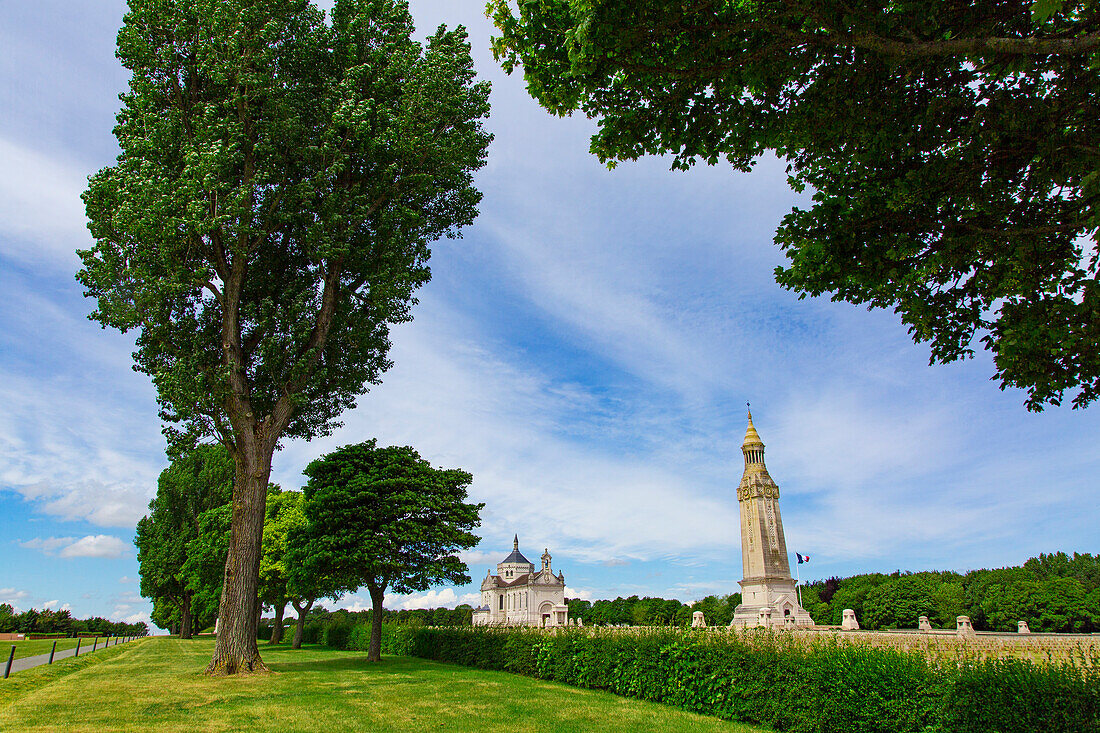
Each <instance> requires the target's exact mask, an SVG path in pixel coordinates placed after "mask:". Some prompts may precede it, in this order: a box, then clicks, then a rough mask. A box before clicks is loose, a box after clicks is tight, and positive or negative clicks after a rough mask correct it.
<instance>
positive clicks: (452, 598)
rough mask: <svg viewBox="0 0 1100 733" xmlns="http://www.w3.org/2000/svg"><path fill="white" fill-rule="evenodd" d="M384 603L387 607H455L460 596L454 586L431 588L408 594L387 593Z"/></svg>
mask: <svg viewBox="0 0 1100 733" xmlns="http://www.w3.org/2000/svg"><path fill="white" fill-rule="evenodd" d="M383 604H384V605H385V606H386V607H387V608H398V609H404V610H412V609H415V608H444V607H445V608H454V607H455V606H456V605H458V596H457V595H456V594H455V592H454V589H453V588H444V589H443V590H429V591H425V592H423V593H411V594H408V595H396V594H395V595H391V594H386V599H385V601H383Z"/></svg>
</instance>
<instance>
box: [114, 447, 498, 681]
mask: <svg viewBox="0 0 1100 733" xmlns="http://www.w3.org/2000/svg"><path fill="white" fill-rule="evenodd" d="M305 474H306V476H307V477H308V479H309V480H308V482H307V483H306V486H305V487H304V489H303V491H300V492H298V491H283V490H281V489H280V488H279V487H278V486H275V485H272V486H270V487H268V490H267V492H266V500H265V507H264V515H263V516H264V530H263V539H262V546H261V554H260V557H259V570H258V578H259V582H258V585H257V592H256V595H255V597H254V598H253V599H252V601H251V603H252V606H251V607H252V613H253V617H254V619H255V620H256V622H257V623H258V621H259V618H260V614H261V613H262V611H263V609H264V608H265V607H266V608H269V609H272V610H273V611H274V614H275V618H274V621H273V633H272V636H271V640H270V643H273V644H276V643H279V641H280V640H281V636H282V631H283V615H284V612H285V610H286V607H287V605H288V604H289V605H291V606H293V607H294V609H295V610H296V611H297V617H298V621H297V626H296V630H295V635H294V640H293V646H294V647H295V648H297V647H298V646H299V645H300V644H301V641H302V633H303V629H304V625H305V621H306V619H307V617H308V614H309V612H310V610H311V608H312V607H313V604H314V603H315V602H316V601H317V600H318V599H321V598H336V597H339V596H341V595H344V594H347V593H354V592H356V591H358V590H359V589H360V588H364V587H365V588H366V589H367V591H368V593H369V594H370V597H371V602H372V607H373V609H374V613H373V614H372V617H371V618H372V636H371V647H370V649H369V650H368V657H369V658H370V659H372V660H377V659H378V658H379V657H380V653H381V634H382V621H383V619H384V617H385V611H384V609H383V605H382V602H383V599H384V597H385V594H386V592H387V591H389V590H392V591H394V592H398V593H411V592H414V591H419V590H425V589H426V588H427V587H429V586H430V585H432V584H434V583H438V582H449V583H456V584H458V583H468V582H469V581H470V578H469V576H468V575H467V574H466V565H465V564H464V563H463V562H462V561H461V560H459V559H458V556H457V553H458V552H459V551H461V550H466V549H469V548H471V547H473V546H475V545H476V544H477V543H478V541H479V538H478V537H477V536H476V535H474V534H472V532H471V530H472V529H473V528H474V527H476V526H477V524H478V523H479V516H478V515H479V512H480V511H481V509H482V507H483V506H484V505H483V504H472V503H467V502H466V501H465V499H466V493H467V488H468V487H469V484H470V481H471V480H472V477H471V476H470V474H469V473H467V472H465V471H462V470H458V469H442V468H433V467H432V466H431V465H430V464H429V463H428V462H427V461H425V460H424V459H423V458H421V457H420V455H419V454H417V452H416V451H415V450H413V449H412V448H408V447H385V448H379V447H378V446H377V444H376V442H375V441H373V440H371V441H367V442H365V443H359V444H356V445H349V446H345V447H343V448H340V449H338V450H336V451H334V452H332V453H330V454H328V455H326V456H323V457H322V458H320V459H318V460H316V461H313V462H312V463H310V464H309V466H307V467H306V470H305ZM233 481H234V474H233V471H232V463H231V460H230V457H229V455H228V452H227V451H226V450H225V449H224V448H222V447H221V446H203V447H200V448H198V449H196V450H193V451H190V452H188V453H186V454H183V455H179V456H177V458H176V459H175V460H173V461H172V464H171V465H170V466H169V467H168V468H166V469H165V470H164V471H163V472H162V473H161V476H160V481H159V482H158V485H157V495H156V497H155V498H154V499H153V501H152V502H150V505H149V508H150V513H149V514H148V515H147V516H146V517H144V518H142V520H141V521H140V522H139V523H138V532H137V536H136V538H135V544H137V547H138V563H139V572H140V574H141V592H142V595H144V596H146V597H148V598H151V599H152V601H153V608H154V611H153V621H154V622H155V623H156V624H157V625H158V626H161V627H162V628H171V629H173V630H175V629H178V631H179V633H180V634H181V636H183V637H184V638H189V637H190V636H191V635H192V634H193V633H194V632H195V631H197V630H198V629H201V628H205V627H207V626H209V625H211V624H213V623H214V620H215V618H216V617H217V615H218V612H219V608H220V600H221V598H222V596H223V592H224V579H225V578H226V577H227V576H228V575H230V574H231V572H232V571H233V570H232V565H231V564H230V561H229V550H230V545H231V538H232V517H233V508H232V506H231V504H230V503H229V497H230V496H232V494H233Z"/></svg>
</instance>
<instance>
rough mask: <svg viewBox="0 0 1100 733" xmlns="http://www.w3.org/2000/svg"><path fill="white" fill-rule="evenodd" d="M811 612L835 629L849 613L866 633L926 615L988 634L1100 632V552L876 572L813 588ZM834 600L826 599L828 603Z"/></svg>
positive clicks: (807, 593)
mask: <svg viewBox="0 0 1100 733" xmlns="http://www.w3.org/2000/svg"><path fill="white" fill-rule="evenodd" d="M802 594H803V595H802V597H803V601H804V603H805V605H806V610H808V611H809V612H810V615H811V616H813V619H814V621H815V622H817V623H819V624H833V625H837V624H839V623H840V621H841V614H842V613H843V611H844V609H845V608H851V609H853V610H855V612H856V617H857V618H858V619H859V622H860V625H861V626H863V627H864V628H868V629H889V628H915V627H916V625H917V619H918V618H919V617H920V616H928V617H929V620H930V621H931V623H932V625H933V626H939V627H942V628H954V626H955V619H956V617H958V616H962V615H967V616H970V619H971V621H972V622H973V623H974V627H975V628H976V629H978V630H985V631H1016V625H1017V622H1019V621H1026V622H1027V623H1028V626H1029V627H1030V628H1031V630H1032V631H1052V632H1055V631H1056V632H1078V633H1088V632H1095V631H1100V555H1090V554H1087V553H1074V554H1073V556H1069V555H1067V554H1066V553H1064V552H1058V553H1052V554H1049V555H1047V554H1043V555H1040V556H1039V557H1036V558H1031V559H1030V560H1028V561H1027V562H1026V563H1024V564H1023V566H1022V567H1015V568H997V569H994V570H973V571H971V572H969V573H967V574H966V575H959V574H958V573H952V572H923V573H904V574H903V573H895V574H893V575H882V574H879V573H871V574H866V575H856V576H852V577H850V578H830V579H829V580H827V581H816V582H813V583H807V584H805V585H804V586H803V590H802ZM826 596H827V597H828V599H827V601H826V600H823V599H824V598H825V597H826Z"/></svg>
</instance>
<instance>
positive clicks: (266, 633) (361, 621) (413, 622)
mask: <svg viewBox="0 0 1100 733" xmlns="http://www.w3.org/2000/svg"><path fill="white" fill-rule="evenodd" d="M473 611H474V609H473V608H472V607H471V606H469V605H466V604H462V605H460V606H458V607H456V608H416V609H402V610H400V611H392V610H390V609H388V608H387V609H384V610H383V613H382V622H383V623H387V624H401V625H405V626H469V625H470V624H471V619H472V615H473ZM370 622H371V611H370V610H369V609H368V610H364V611H349V610H347V609H345V608H339V609H336V610H335V611H329V610H328V609H326V608H325V607H324V606H317V607H314V608H313V609H311V610H310V611H308V612H307V614H306V626H305V633H304V637H303V641H304V642H305V643H307V644H310V643H314V642H317V641H321V638H320V637H321V635H322V634H323V633H324V630H325V629H328V628H329V627H332V626H346V627H352V626H360V625H368V626H369V625H370ZM273 623H274V619H271V618H264V619H261V620H260V632H259V637H260V638H261V639H270V638H271V627H272V624H273Z"/></svg>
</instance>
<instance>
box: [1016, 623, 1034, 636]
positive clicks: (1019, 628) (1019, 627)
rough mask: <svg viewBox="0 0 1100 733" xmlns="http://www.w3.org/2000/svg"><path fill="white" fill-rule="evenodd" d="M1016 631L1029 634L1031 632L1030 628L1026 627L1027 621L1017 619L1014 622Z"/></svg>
mask: <svg viewBox="0 0 1100 733" xmlns="http://www.w3.org/2000/svg"><path fill="white" fill-rule="evenodd" d="M1016 633H1017V634H1030V633H1031V629H1029V628H1028V627H1027V621H1017V622H1016Z"/></svg>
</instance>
